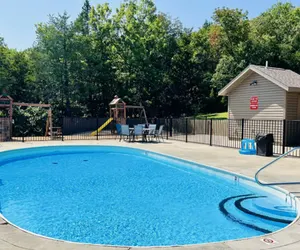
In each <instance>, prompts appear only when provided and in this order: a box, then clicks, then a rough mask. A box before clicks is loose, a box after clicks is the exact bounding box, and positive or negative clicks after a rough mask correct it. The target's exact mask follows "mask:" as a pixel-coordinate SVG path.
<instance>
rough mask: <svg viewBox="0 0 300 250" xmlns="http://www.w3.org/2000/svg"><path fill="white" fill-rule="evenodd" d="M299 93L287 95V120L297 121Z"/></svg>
mask: <svg viewBox="0 0 300 250" xmlns="http://www.w3.org/2000/svg"><path fill="white" fill-rule="evenodd" d="M298 96H299V94H298V93H286V119H287V120H297V119H299V117H298Z"/></svg>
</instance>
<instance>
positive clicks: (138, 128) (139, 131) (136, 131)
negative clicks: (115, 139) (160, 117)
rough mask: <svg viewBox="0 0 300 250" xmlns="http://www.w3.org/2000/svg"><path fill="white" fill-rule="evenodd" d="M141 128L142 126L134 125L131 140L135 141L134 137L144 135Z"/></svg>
mask: <svg viewBox="0 0 300 250" xmlns="http://www.w3.org/2000/svg"><path fill="white" fill-rule="evenodd" d="M143 128H144V126H143V125H134V131H133V140H135V137H138V136H143V135H144V133H143Z"/></svg>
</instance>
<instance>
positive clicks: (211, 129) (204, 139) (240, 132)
mask: <svg viewBox="0 0 300 250" xmlns="http://www.w3.org/2000/svg"><path fill="white" fill-rule="evenodd" d="M169 122H170V125H171V126H170V129H171V131H170V132H169V133H170V135H171V134H172V136H170V139H172V140H178V141H184V142H192V143H200V144H207V145H210V146H219V147H228V148H237V149H238V148H240V147H241V140H242V139H245V138H249V139H255V137H256V135H257V134H273V137H274V146H273V152H274V154H277V155H280V154H283V153H285V152H287V151H288V150H290V149H292V148H293V147H297V146H300V121H288V120H246V119H239V120H233V119H228V120H215V119H211V120H198V119H195V118H179V119H171V120H170V121H169ZM292 155H293V156H299V157H300V152H298V151H295V152H294V153H293V154H292Z"/></svg>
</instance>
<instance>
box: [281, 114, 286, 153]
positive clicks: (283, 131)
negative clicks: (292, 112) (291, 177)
mask: <svg viewBox="0 0 300 250" xmlns="http://www.w3.org/2000/svg"><path fill="white" fill-rule="evenodd" d="M282 133H283V134H282V154H284V153H285V141H286V120H285V119H284V120H283V130H282Z"/></svg>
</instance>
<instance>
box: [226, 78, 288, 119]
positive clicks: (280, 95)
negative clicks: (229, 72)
mask: <svg viewBox="0 0 300 250" xmlns="http://www.w3.org/2000/svg"><path fill="white" fill-rule="evenodd" d="M254 80H256V81H257V83H258V84H257V86H250V83H252V82H253V81H254ZM252 96H258V99H259V108H258V110H250V98H251V97H252ZM285 102H286V91H285V90H283V89H282V88H280V87H278V86H277V85H276V84H274V83H272V82H270V81H269V80H267V79H265V78H264V77H262V76H261V75H259V74H257V73H254V72H253V73H252V74H251V75H250V76H249V77H248V78H246V79H245V80H243V82H242V83H241V84H240V85H239V86H238V87H237V88H236V89H234V90H233V91H232V92H231V93H230V94H229V97H228V111H229V118H230V119H243V118H244V119H259V120H282V119H284V118H285Z"/></svg>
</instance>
